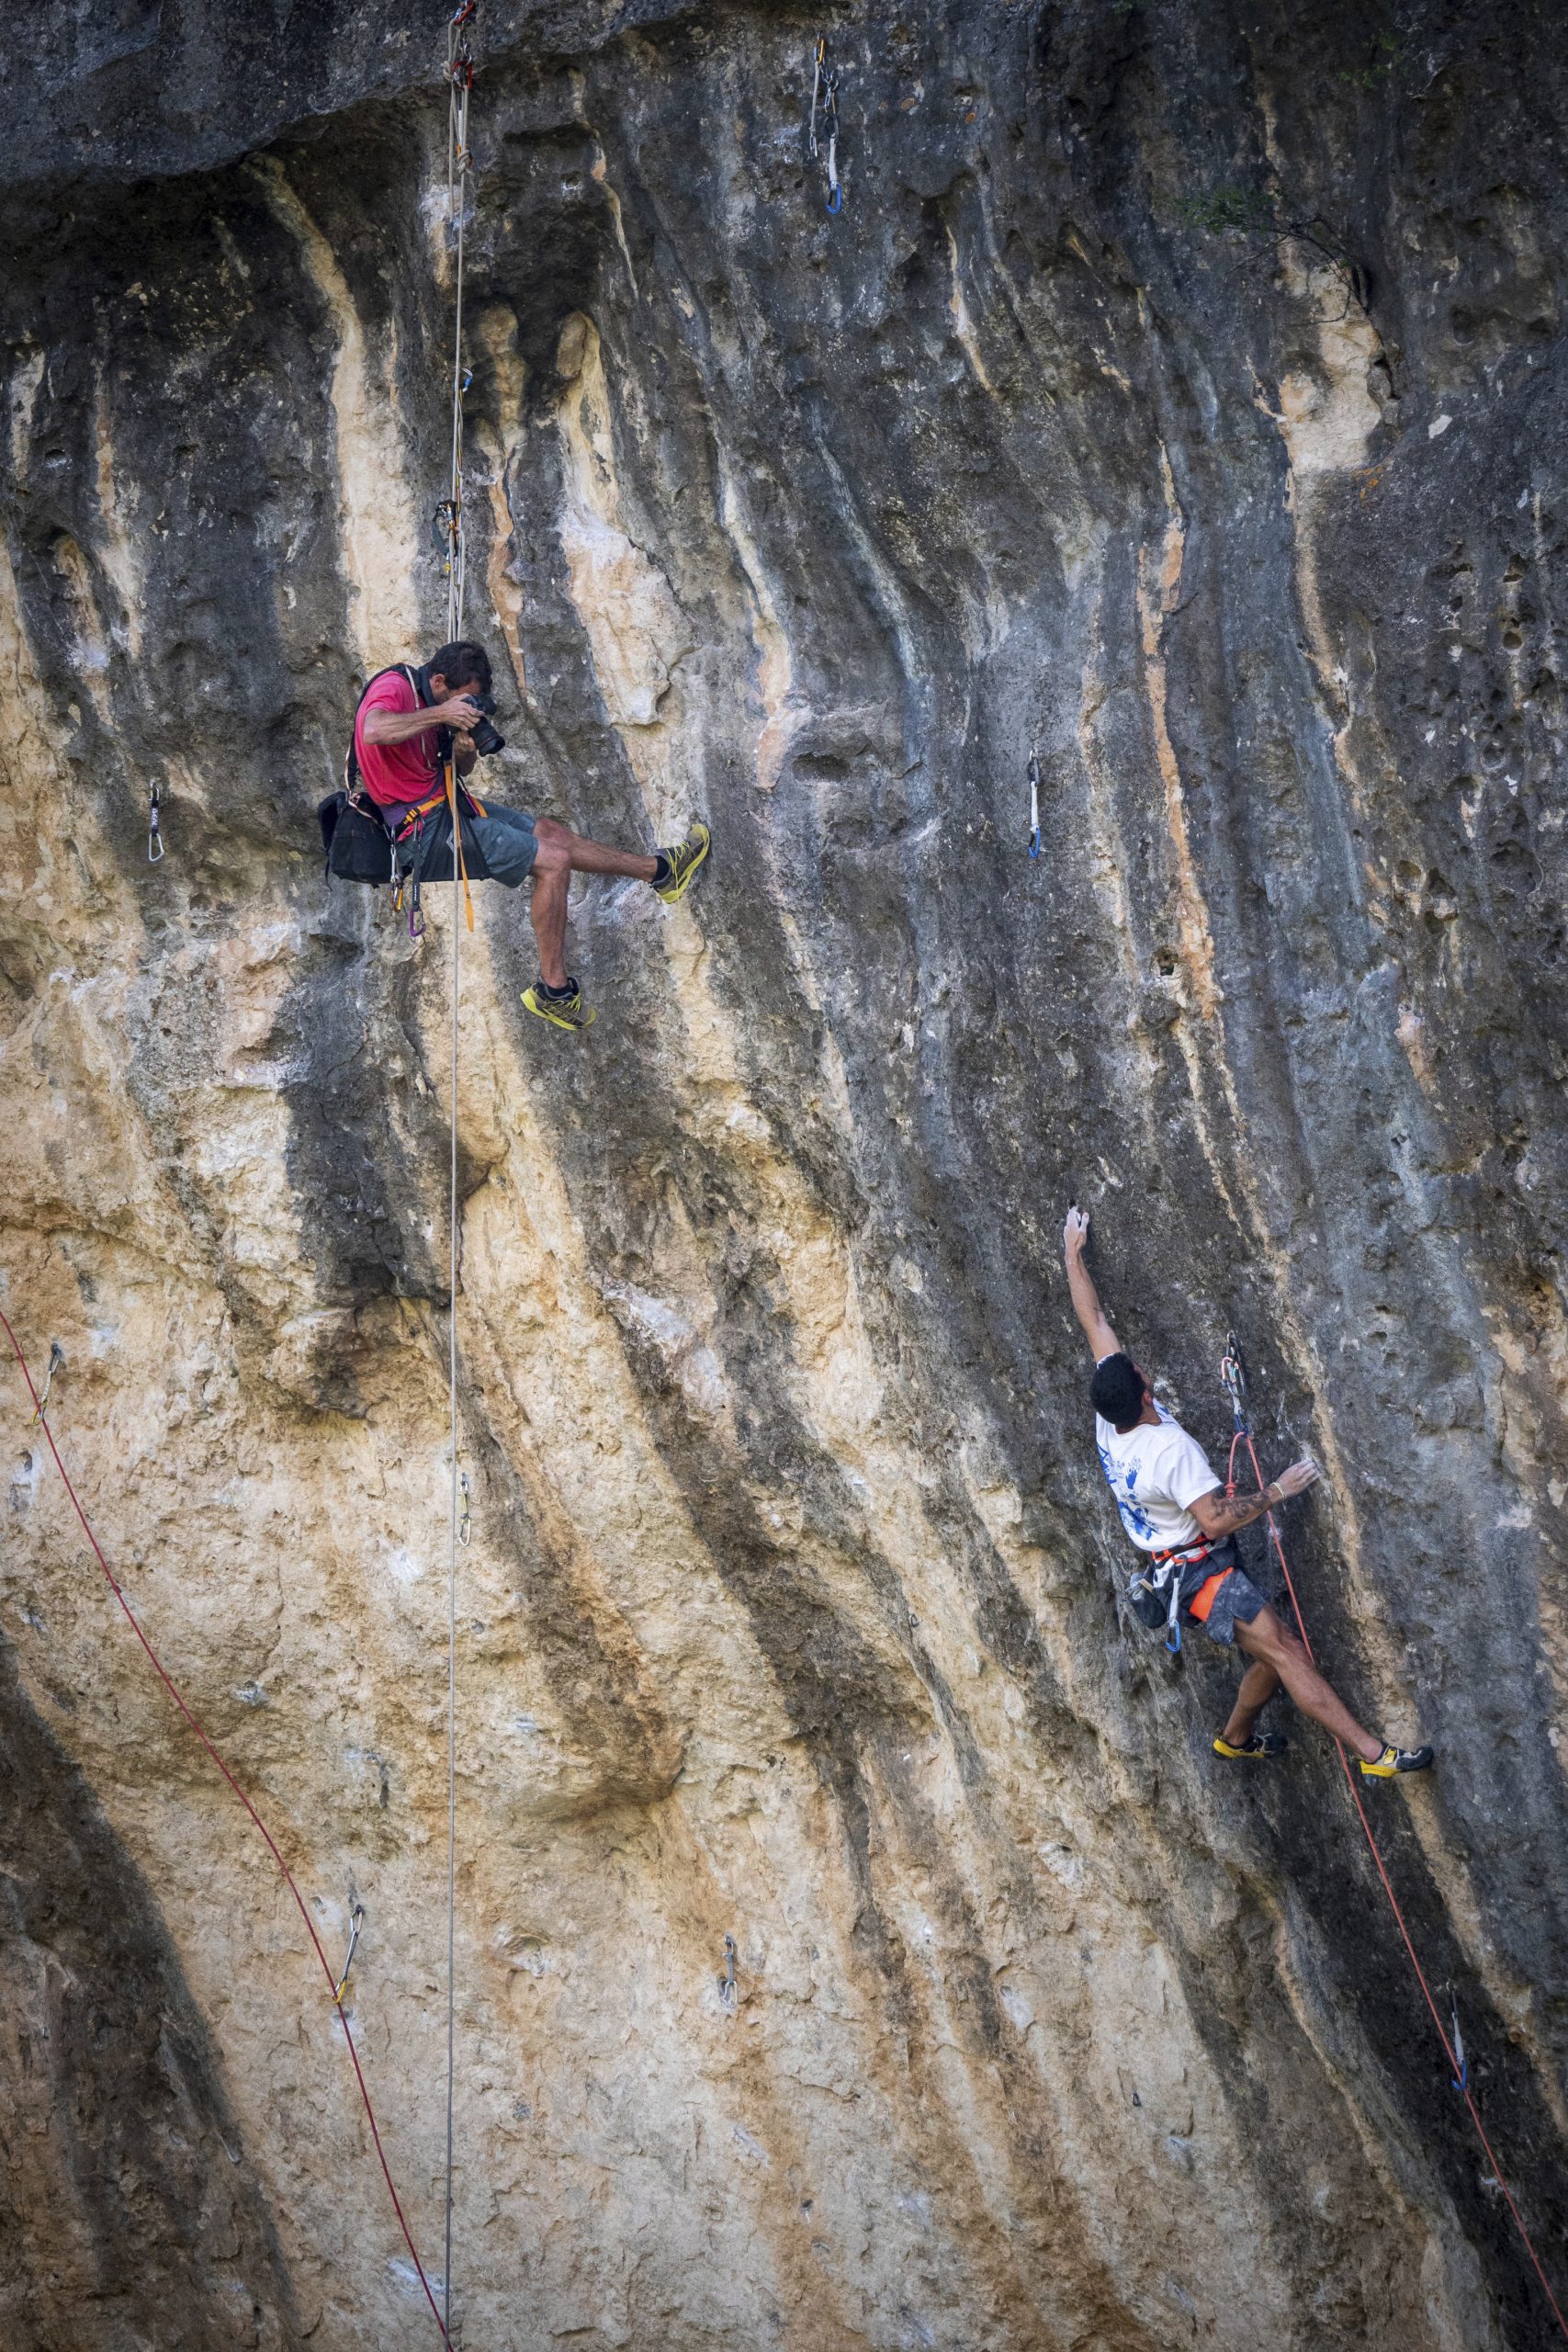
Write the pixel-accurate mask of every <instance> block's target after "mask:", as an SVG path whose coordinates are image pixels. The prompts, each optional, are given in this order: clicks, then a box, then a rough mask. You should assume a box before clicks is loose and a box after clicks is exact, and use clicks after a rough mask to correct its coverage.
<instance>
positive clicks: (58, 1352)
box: [28, 1340, 65, 1429]
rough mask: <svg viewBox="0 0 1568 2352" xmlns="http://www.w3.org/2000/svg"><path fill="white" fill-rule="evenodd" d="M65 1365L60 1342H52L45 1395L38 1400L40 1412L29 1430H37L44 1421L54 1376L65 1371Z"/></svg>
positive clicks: (29, 1424)
mask: <svg viewBox="0 0 1568 2352" xmlns="http://www.w3.org/2000/svg"><path fill="white" fill-rule="evenodd" d="M64 1364H65V1351H64V1349H63V1348H62V1346H61V1344H60V1342H59V1340H51V1341H50V1343H49V1370H48V1371H47V1372H46V1373H45V1374H44V1376H43V1394H42V1396H41V1397H39V1400H38V1410H37V1411H36V1412H35V1413H34V1415H33V1417H32V1419H31V1420H30V1421H29V1422H28V1428H29V1429H37V1427H38V1425H39V1422H40V1421H41V1420H42V1419H43V1416H44V1408H45V1407H46V1406H47V1405H48V1403H49V1392H50V1390H51V1388H52V1387H53V1386H54V1375H55V1374H56V1373H57V1372H60V1371H62V1370H63V1368H64Z"/></svg>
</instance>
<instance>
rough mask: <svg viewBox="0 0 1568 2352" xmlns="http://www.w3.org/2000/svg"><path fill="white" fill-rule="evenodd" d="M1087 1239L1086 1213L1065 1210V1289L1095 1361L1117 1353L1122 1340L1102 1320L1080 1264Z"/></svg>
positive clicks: (1096, 1296) (1087, 1275)
mask: <svg viewBox="0 0 1568 2352" xmlns="http://www.w3.org/2000/svg"><path fill="white" fill-rule="evenodd" d="M1088 1241H1089V1216H1088V1212H1087V1211H1086V1210H1083V1209H1076V1208H1075V1209H1069V1210H1068V1211H1067V1221H1066V1225H1065V1226H1064V1227H1062V1252H1063V1255H1064V1256H1065V1258H1066V1261H1067V1288H1068V1289H1069V1290H1070V1291H1071V1293H1072V1295H1073V1312H1074V1314H1075V1315H1076V1316H1077V1318H1078V1321H1079V1322H1080V1323H1081V1324H1082V1326H1083V1335H1084V1338H1085V1339H1086V1340H1088V1341H1089V1346H1090V1347H1091V1348H1092V1349H1093V1351H1094V1360H1095V1362H1096V1363H1099V1362H1100V1359H1101V1357H1102V1356H1118V1355H1120V1354H1121V1352H1122V1342H1121V1340H1119V1339H1118V1338H1117V1337H1116V1334H1115V1332H1114V1331H1113V1330H1112V1329H1111V1326H1110V1324H1109V1322H1108V1321H1107V1320H1106V1316H1105V1309H1104V1308H1103V1306H1101V1305H1100V1293H1099V1292H1098V1291H1097V1290H1096V1289H1095V1286H1094V1280H1093V1277H1092V1276H1091V1274H1090V1273H1089V1268H1088V1267H1087V1266H1086V1265H1085V1264H1084V1261H1083V1255H1084V1250H1085V1247H1086V1245H1087V1244H1088Z"/></svg>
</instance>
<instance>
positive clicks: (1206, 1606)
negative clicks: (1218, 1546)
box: [1187, 1568, 1235, 1625]
mask: <svg viewBox="0 0 1568 2352" xmlns="http://www.w3.org/2000/svg"><path fill="white" fill-rule="evenodd" d="M1234 1574H1235V1570H1234V1569H1232V1568H1221V1569H1220V1571H1219V1573H1218V1575H1217V1576H1212V1577H1204V1579H1203V1581H1202V1583H1201V1585H1200V1586H1199V1588H1198V1589H1197V1591H1196V1592H1195V1593H1194V1594H1193V1596H1192V1598H1191V1600H1190V1601H1189V1602H1188V1604H1187V1613H1188V1615H1189V1616H1190V1617H1196V1619H1197V1620H1198V1623H1200V1625H1206V1624H1207V1623H1208V1622H1209V1611H1210V1610H1211V1609H1212V1608H1213V1605H1214V1595H1215V1593H1217V1592H1218V1590H1219V1589H1220V1587H1221V1585H1223V1584H1224V1580H1225V1578H1226V1577H1228V1576H1233V1575H1234Z"/></svg>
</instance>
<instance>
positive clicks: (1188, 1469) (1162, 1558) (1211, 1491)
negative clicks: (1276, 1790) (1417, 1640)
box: [1062, 1208, 1432, 1779]
mask: <svg viewBox="0 0 1568 2352" xmlns="http://www.w3.org/2000/svg"><path fill="white" fill-rule="evenodd" d="M1088 1245H1089V1218H1088V1216H1086V1215H1085V1213H1084V1212H1083V1210H1081V1209H1078V1208H1073V1209H1069V1210H1068V1212H1067V1219H1066V1225H1065V1226H1064V1227H1063V1228H1062V1254H1063V1257H1064V1259H1065V1261H1066V1270H1067V1288H1068V1290H1069V1292H1070V1294H1071V1295H1072V1302H1073V1312H1074V1313H1075V1315H1076V1316H1077V1319H1078V1323H1079V1325H1080V1327H1081V1329H1082V1330H1083V1335H1084V1337H1085V1339H1086V1340H1088V1341H1089V1348H1090V1350H1091V1351H1092V1352H1093V1355H1094V1364H1095V1370H1094V1380H1093V1383H1092V1385H1091V1391H1090V1395H1091V1400H1092V1402H1093V1405H1094V1408H1095V1412H1096V1416H1097V1428H1098V1429H1099V1430H1100V1461H1101V1464H1102V1465H1103V1467H1104V1470H1105V1475H1106V1477H1107V1479H1108V1481H1109V1482H1110V1485H1111V1493H1112V1494H1113V1495H1114V1496H1115V1498H1116V1504H1117V1509H1118V1510H1120V1511H1121V1514H1122V1521H1123V1523H1124V1525H1125V1527H1126V1529H1127V1532H1128V1533H1129V1535H1130V1536H1131V1537H1132V1539H1133V1541H1134V1544H1137V1545H1138V1546H1139V1547H1140V1549H1142V1550H1143V1551H1144V1552H1145V1553H1147V1554H1148V1555H1150V1556H1151V1557H1152V1558H1153V1559H1154V1561H1155V1562H1156V1565H1159V1567H1160V1573H1161V1574H1162V1575H1166V1576H1169V1575H1175V1576H1177V1577H1190V1578H1191V1579H1193V1580H1195V1585H1196V1589H1193V1590H1191V1591H1189V1590H1188V1589H1187V1585H1186V1583H1183V1586H1182V1597H1181V1601H1180V1608H1181V1611H1182V1614H1183V1616H1184V1617H1185V1616H1186V1615H1187V1614H1188V1612H1189V1611H1190V1612H1191V1615H1192V1617H1193V1620H1194V1621H1195V1622H1197V1623H1202V1624H1204V1625H1205V1628H1206V1630H1207V1632H1208V1634H1209V1636H1210V1638H1211V1639H1212V1640H1214V1641H1220V1642H1234V1643H1235V1645H1236V1646H1237V1647H1238V1648H1239V1649H1241V1650H1244V1651H1245V1652H1246V1653H1247V1657H1248V1658H1249V1659H1250V1661H1251V1663H1250V1664H1249V1665H1248V1667H1247V1671H1246V1673H1245V1674H1244V1675H1243V1676H1242V1679H1241V1686H1240V1688H1239V1690H1238V1691H1237V1692H1236V1696H1235V1706H1234V1707H1233V1709H1232V1711H1231V1714H1230V1719H1229V1721H1228V1722H1227V1723H1226V1724H1225V1727H1224V1731H1222V1732H1221V1733H1220V1735H1219V1736H1218V1738H1217V1739H1216V1740H1215V1742H1214V1749H1215V1753H1216V1754H1217V1755H1220V1756H1224V1757H1227V1758H1231V1757H1246V1758H1263V1757H1269V1756H1273V1755H1277V1754H1278V1753H1279V1752H1280V1750H1281V1749H1282V1747H1283V1746H1284V1742H1283V1740H1282V1739H1280V1738H1279V1737H1278V1736H1277V1735H1274V1734H1271V1733H1270V1734H1261V1735H1260V1734H1259V1733H1258V1715H1259V1713H1260V1712H1261V1711H1262V1709H1263V1708H1264V1707H1265V1706H1266V1705H1267V1703H1268V1702H1269V1700H1270V1699H1271V1698H1272V1697H1273V1696H1274V1694H1275V1692H1276V1691H1278V1690H1280V1687H1281V1685H1282V1686H1283V1687H1284V1689H1285V1690H1287V1691H1289V1692H1290V1694H1291V1697H1292V1699H1293V1700H1294V1701H1295V1702H1296V1704H1297V1706H1298V1707H1300V1709H1301V1710H1302V1712H1303V1714H1308V1715H1311V1716H1312V1717H1313V1718H1314V1720H1315V1721H1316V1722H1318V1723H1320V1724H1323V1726H1324V1728H1325V1730H1327V1731H1330V1732H1332V1733H1333V1735H1334V1736H1335V1738H1336V1739H1339V1740H1343V1741H1344V1742H1345V1744H1346V1745H1347V1747H1352V1748H1354V1750H1355V1752H1356V1754H1357V1755H1358V1756H1359V1758H1360V1759H1361V1770H1362V1771H1363V1772H1364V1773H1366V1774H1367V1775H1368V1776H1369V1777H1371V1778H1379V1779H1389V1778H1392V1777H1393V1774H1394V1773H1396V1772H1416V1771H1421V1770H1425V1769H1426V1767H1427V1765H1428V1764H1430V1762H1431V1761H1432V1751H1431V1749H1430V1748H1429V1747H1421V1748H1414V1749H1401V1748H1396V1747H1393V1746H1392V1745H1391V1744H1390V1743H1389V1742H1387V1741H1385V1740H1380V1739H1375V1738H1374V1737H1373V1736H1372V1735H1371V1732H1369V1731H1366V1730H1364V1729H1363V1728H1362V1726H1361V1724H1359V1723H1358V1722H1357V1721H1356V1718H1355V1716H1354V1715H1353V1714H1352V1713H1350V1711H1349V1709H1348V1707H1347V1706H1346V1704H1345V1702H1344V1701H1343V1700H1342V1699H1341V1698H1340V1697H1339V1696H1338V1694H1337V1691H1334V1689H1333V1688H1332V1687H1331V1685H1330V1684H1329V1683H1327V1682H1325V1679H1324V1678H1323V1676H1322V1675H1321V1674H1319V1672H1318V1670H1317V1668H1315V1667H1314V1664H1313V1662H1312V1660H1311V1658H1310V1657H1308V1656H1307V1653H1306V1649H1305V1647H1304V1645H1303V1644H1302V1643H1301V1642H1299V1641H1298V1640H1297V1639H1296V1637H1295V1635H1294V1634H1292V1633H1290V1632H1289V1631H1288V1630H1287V1628H1286V1626H1285V1625H1284V1623H1283V1622H1282V1621H1281V1619H1280V1617H1279V1615H1278V1614H1277V1613H1276V1611H1274V1610H1273V1609H1271V1608H1270V1607H1269V1604H1268V1602H1267V1601H1266V1600H1264V1599H1263V1596H1262V1594H1261V1593H1260V1592H1259V1591H1258V1589H1257V1587H1256V1586H1255V1585H1253V1583H1252V1582H1251V1580H1250V1578H1249V1577H1247V1574H1246V1572H1245V1570H1244V1569H1243V1568H1242V1566H1241V1565H1240V1562H1239V1559H1238V1557H1237V1555H1235V1553H1234V1552H1232V1553H1231V1554H1230V1555H1229V1559H1228V1564H1227V1565H1225V1566H1216V1569H1215V1572H1214V1574H1213V1576H1212V1577H1205V1576H1204V1574H1203V1570H1204V1568H1205V1566H1206V1564H1207V1556H1208V1555H1211V1554H1213V1555H1214V1556H1215V1558H1216V1561H1220V1560H1224V1558H1225V1555H1224V1553H1223V1552H1222V1551H1221V1550H1220V1547H1221V1546H1222V1545H1224V1544H1226V1543H1227V1542H1228V1540H1229V1538H1230V1537H1231V1536H1233V1535H1235V1533H1236V1532H1238V1531H1239V1530H1240V1529H1242V1528H1244V1527H1250V1526H1252V1525H1253V1523H1254V1521H1257V1520H1259V1519H1262V1518H1263V1517H1264V1516H1265V1515H1266V1514H1267V1513H1268V1512H1269V1511H1271V1510H1277V1509H1278V1508H1279V1506H1280V1504H1281V1503H1284V1502H1287V1501H1289V1500H1290V1498H1292V1496H1294V1495H1300V1494H1304V1493H1305V1491H1306V1489H1307V1487H1310V1486H1312V1485H1314V1483H1315V1481H1316V1479H1317V1477H1318V1475H1319V1473H1318V1468H1317V1464H1315V1463H1314V1462H1313V1461H1312V1460H1310V1459H1309V1458H1303V1460H1302V1461H1300V1462H1292V1464H1291V1466H1290V1468H1289V1469H1288V1470H1282V1471H1281V1472H1280V1476H1278V1477H1277V1478H1275V1479H1273V1480H1271V1481H1270V1483H1269V1485H1268V1486H1267V1487H1265V1488H1264V1490H1263V1492H1262V1493H1261V1494H1260V1495H1247V1496H1241V1495H1226V1494H1225V1493H1224V1491H1223V1490H1222V1488H1221V1486H1220V1482H1219V1480H1218V1479H1217V1478H1216V1477H1215V1476H1214V1475H1213V1471H1212V1470H1211V1469H1210V1468H1209V1465H1208V1463H1207V1461H1206V1460H1205V1459H1204V1456H1203V1454H1202V1453H1201V1450H1200V1449H1199V1447H1198V1446H1197V1445H1196V1444H1195V1443H1194V1442H1193V1440H1192V1439H1191V1438H1190V1437H1189V1436H1188V1434H1187V1432H1186V1430H1183V1429H1182V1428H1181V1427H1180V1425H1179V1423H1178V1422H1177V1421H1176V1420H1175V1419H1173V1417H1172V1416H1171V1415H1170V1414H1169V1413H1168V1412H1165V1411H1163V1410H1162V1409H1161V1408H1160V1407H1159V1406H1158V1405H1156V1401H1155V1394H1154V1390H1153V1388H1152V1387H1151V1385H1150V1384H1149V1382H1148V1380H1147V1378H1146V1377H1145V1374H1144V1373H1143V1372H1142V1371H1141V1370H1140V1369H1139V1367H1138V1365H1137V1364H1136V1363H1134V1361H1133V1359H1132V1357H1131V1356H1129V1355H1127V1354H1125V1353H1124V1352H1123V1351H1122V1345H1121V1342H1120V1341H1119V1340H1118V1339H1117V1337H1116V1333H1115V1331H1114V1330H1113V1329H1112V1328H1111V1322H1110V1319H1109V1317H1107V1315H1106V1312H1105V1309H1104V1307H1103V1306H1101V1305H1100V1293H1099V1291H1098V1290H1097V1289H1096V1287H1095V1283H1094V1278H1093V1276H1092V1275H1091V1274H1090V1272H1089V1268H1088V1266H1087V1265H1086V1264H1085V1262H1084V1253H1085V1250H1087V1248H1088ZM1145 1431H1146V1432H1150V1433H1152V1434H1151V1435H1150V1436H1147V1437H1144V1436H1141V1434H1140V1433H1142V1432H1145ZM1166 1589H1168V1588H1166ZM1222 1591H1223V1593H1224V1601H1223V1603H1222V1601H1221V1600H1220V1598H1219V1596H1220V1594H1221V1592H1222Z"/></svg>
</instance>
